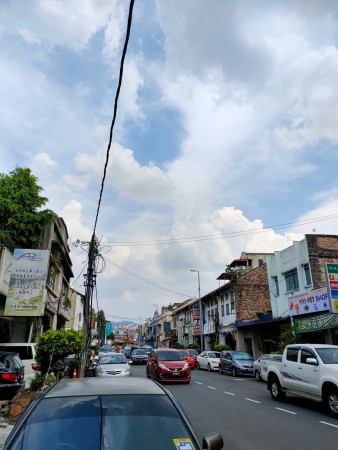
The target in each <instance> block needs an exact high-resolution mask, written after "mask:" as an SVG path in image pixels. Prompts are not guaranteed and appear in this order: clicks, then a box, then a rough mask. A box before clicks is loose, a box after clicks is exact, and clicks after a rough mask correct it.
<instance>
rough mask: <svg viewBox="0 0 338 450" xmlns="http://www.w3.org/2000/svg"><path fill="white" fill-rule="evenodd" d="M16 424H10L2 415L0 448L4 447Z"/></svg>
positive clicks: (0, 418) (0, 421)
mask: <svg viewBox="0 0 338 450" xmlns="http://www.w3.org/2000/svg"><path fill="white" fill-rule="evenodd" d="M13 427H14V425H10V424H8V423H7V422H6V421H5V420H4V419H3V418H2V417H1V416H0V449H2V448H4V445H5V442H6V439H7V436H8V435H9V433H10V432H11V431H12V429H13Z"/></svg>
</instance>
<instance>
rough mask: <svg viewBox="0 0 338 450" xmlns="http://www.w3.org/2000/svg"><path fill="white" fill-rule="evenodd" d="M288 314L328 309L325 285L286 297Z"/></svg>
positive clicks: (296, 314) (294, 314)
mask: <svg viewBox="0 0 338 450" xmlns="http://www.w3.org/2000/svg"><path fill="white" fill-rule="evenodd" d="M288 302H289V312H290V316H298V315H299V314H310V313H314V312H319V311H328V310H329V299H328V295H327V289H326V287H323V288H319V289H314V290H313V291H308V292H304V293H303V294H299V295H292V296H291V297H289V298H288Z"/></svg>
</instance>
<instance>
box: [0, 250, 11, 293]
mask: <svg viewBox="0 0 338 450" xmlns="http://www.w3.org/2000/svg"><path fill="white" fill-rule="evenodd" d="M12 260H13V255H12V253H11V252H10V251H9V250H8V249H7V248H0V293H1V294H3V295H7V294H8V287H9V282H10V279H11V268H12Z"/></svg>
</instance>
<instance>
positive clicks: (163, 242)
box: [106, 214, 338, 247]
mask: <svg viewBox="0 0 338 450" xmlns="http://www.w3.org/2000/svg"><path fill="white" fill-rule="evenodd" d="M336 218H338V214H332V215H330V216H323V217H315V218H311V219H305V220H300V221H295V222H289V223H285V224H280V225H272V226H267V227H265V228H253V229H252V230H247V231H244V230H242V231H232V232H228V233H217V234H207V235H202V236H193V237H183V238H172V239H156V240H153V241H121V242H107V243H106V244H109V245H111V246H112V247H125V246H131V247H132V246H138V245H170V244H184V243H189V242H202V241H212V240H217V239H228V238H229V239H230V238H236V237H242V236H249V235H251V234H257V233H267V232H269V231H271V230H273V231H275V230H281V229H285V228H290V227H291V226H300V225H308V224H311V223H314V222H320V221H323V220H329V219H336Z"/></svg>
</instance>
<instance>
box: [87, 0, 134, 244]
mask: <svg viewBox="0 0 338 450" xmlns="http://www.w3.org/2000/svg"><path fill="white" fill-rule="evenodd" d="M133 7H134V0H130V5H129V14H128V25H127V31H126V38H125V42H124V46H123V51H122V56H121V62H120V74H119V82H118V86H117V90H116V95H115V103H114V115H113V119H112V122H111V126H110V133H109V143H108V148H107V152H106V162H105V165H104V170H103V178H102V182H101V190H100V196H99V202H98V205H97V211H96V217H95V223H94V230H93V235H95V231H96V225H97V220H98V217H99V212H100V206H101V200H102V194H103V188H104V182H105V179H106V173H107V167H108V161H109V153H110V148H111V144H112V140H113V130H114V125H115V121H116V114H117V104H118V99H119V96H120V90H121V86H122V78H123V67H124V60H125V57H126V53H127V48H128V42H129V36H130V29H131V23H132V17H133Z"/></svg>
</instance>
